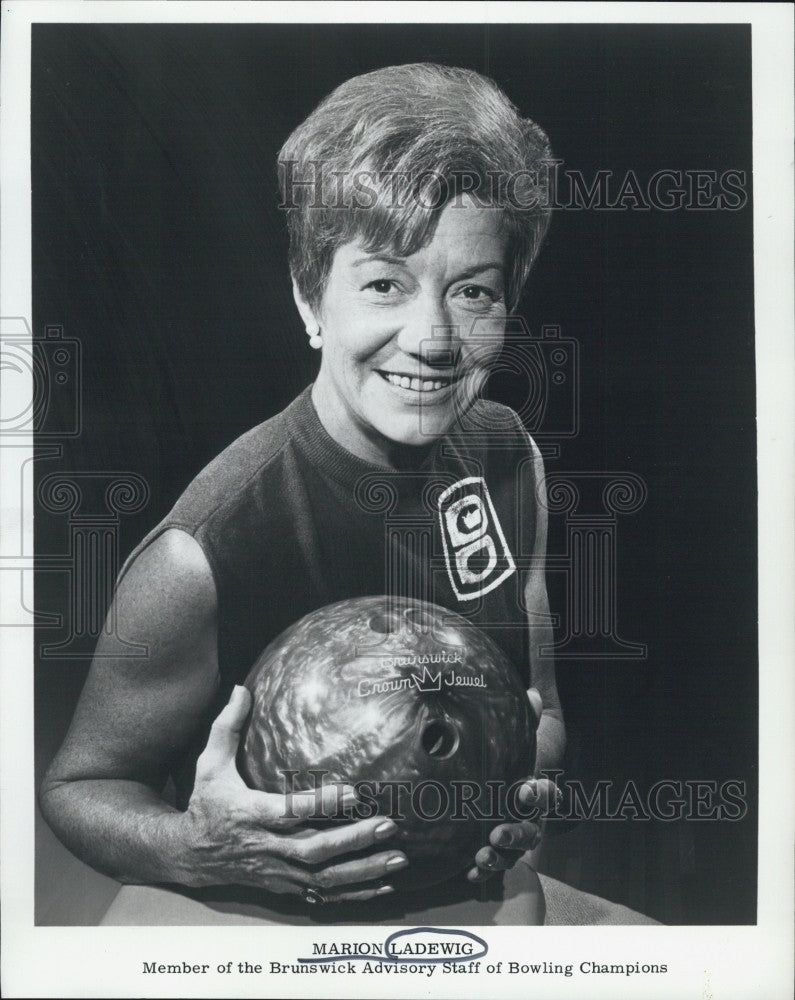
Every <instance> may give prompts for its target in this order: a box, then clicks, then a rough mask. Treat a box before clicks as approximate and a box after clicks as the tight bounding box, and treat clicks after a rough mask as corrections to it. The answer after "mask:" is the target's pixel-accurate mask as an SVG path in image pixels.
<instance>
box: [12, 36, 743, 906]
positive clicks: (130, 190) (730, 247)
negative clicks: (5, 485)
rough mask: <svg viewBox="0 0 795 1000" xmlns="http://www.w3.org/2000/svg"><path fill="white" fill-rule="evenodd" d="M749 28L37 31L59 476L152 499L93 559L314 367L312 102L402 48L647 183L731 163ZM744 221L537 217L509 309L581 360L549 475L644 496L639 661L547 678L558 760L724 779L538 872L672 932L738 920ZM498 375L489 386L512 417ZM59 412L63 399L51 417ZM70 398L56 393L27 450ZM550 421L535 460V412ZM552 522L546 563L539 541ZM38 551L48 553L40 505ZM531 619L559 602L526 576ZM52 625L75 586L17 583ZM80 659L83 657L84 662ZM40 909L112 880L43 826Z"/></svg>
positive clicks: (630, 537)
mask: <svg viewBox="0 0 795 1000" xmlns="http://www.w3.org/2000/svg"><path fill="white" fill-rule="evenodd" d="M750 41H751V39H750V29H749V28H747V27H743V26H731V25H729V26H726V25H721V26H698V25H688V26H684V25H683V26H663V25H649V26H635V25H585V26H583V25H579V26H577V25H575V26H569V25H567V26H556V25H541V26H537V25H534V26H522V25H498V26H489V27H488V28H486V27H482V26H467V25H457V26H450V25H439V26H436V25H421V26H394V25H392V26H389V27H384V26H363V25H345V26H340V25H318V26H311V25H307V26H289V25H288V26H277V25H260V26H255V25H241V26H231V25H221V26H206V25H191V26H188V25H166V26H147V25H135V26H130V25H113V26H96V25H95V26H88V25H77V26H75V25H35V26H34V28H33V65H32V122H31V127H32V184H33V279H34V285H33V290H34V317H33V321H34V335H35V336H36V337H40V336H43V334H44V330H45V327H46V325H47V324H55V325H58V326H61V327H62V328H63V335H64V336H65V337H70V338H76V339H77V340H79V341H80V343H81V348H82V376H83V377H82V388H81V392H80V396H81V402H82V423H81V433H80V434H79V435H77V436H75V437H72V438H64V439H60V438H57V437H56V438H52V437H50V438H47V437H41V438H40V441H39V444H40V446H43V444H46V443H48V442H50V443H52V441H57V442H58V443H60V445H61V447H62V451H61V457H60V458H46V457H43V456H42V457H41V458H40V460H39V461H38V462H37V470H38V478H39V480H41V478H42V477H43V476H45V475H47V474H49V473H50V472H53V471H67V472H68V471H81V472H86V471H89V472H94V471H96V472H102V471H107V470H113V471H129V472H134V473H137V474H138V475H140V476H142V477H143V478H144V479H145V480H146V482H147V483H148V486H149V490H150V497H149V501H148V503H147V505H146V506H145V507H144V508H143V509H142V510H141V511H140V512H139V513H137V514H134V515H130V516H128V517H122V518H121V519H120V523H119V539H120V548H119V556H120V558H123V557H124V556H126V554H127V553H128V552H129V551H130V549H131V548H132V547H133V545H134V544H135V543H136V542H137V541H138V539H139V538H140V537H141V536H142V535H143V534H144V533H145V532H146V531H147V530H148V529H149V528H150V527H152V526H154V525H155V524H156V523H157V521H158V520H159V519H160V518H161V517H162V516H163V515H164V514H165V513H166V512H167V511H168V510H169V508H170V507H171V505H172V504H173V503H174V501H175V500H176V498H177V496H178V495H179V493H180V492H181V491H182V489H183V488H184V487H185V486H186V485H187V483H188V482H189V480H190V479H191V478H192V477H193V476H194V475H195V474H196V472H197V471H198V470H199V469H200V468H201V467H202V466H203V465H204V464H205V463H206V462H207V461H208V460H209V459H210V458H212V457H213V456H214V455H215V454H216V453H217V452H218V451H219V450H220V449H221V448H222V447H224V446H225V445H226V444H227V443H228V442H230V441H231V440H232V439H233V438H234V437H236V436H237V435H238V434H239V433H241V432H242V431H244V430H246V429H248V428H249V427H251V426H252V425H253V424H255V423H258V422H259V421H261V420H263V419H265V418H266V417H268V416H270V415H272V414H273V413H275V412H277V411H278V410H280V409H281V408H283V406H284V405H286V404H287V403H288V402H289V401H290V400H291V399H292V398H293V397H294V396H295V395H296V394H297V392H298V391H299V390H300V389H301V388H303V387H304V386H305V385H306V384H307V382H309V381H310V380H311V378H312V377H313V374H314V365H315V364H316V358H315V357H314V352H311V351H310V350H308V348H307V346H306V337H305V334H304V332H303V329H302V326H301V324H300V322H299V319H298V316H297V313H296V312H295V309H294V306H293V304H292V299H291V293H290V284H289V275H288V269H287V263H286V260H287V254H286V250H287V244H286V234H285V226H284V219H283V217H282V215H281V213H280V212H279V210H278V208H277V203H278V195H277V189H276V181H275V158H276V153H277V150H278V148H279V146H280V145H281V143H282V141H283V140H284V138H285V137H286V136H287V134H288V133H289V132H290V131H291V130H292V129H293V128H294V127H295V126H296V125H297V124H298V123H299V122H300V121H301V120H302V119H303V118H304V117H305V116H306V115H307V114H308V113H309V112H310V111H311V109H312V108H313V107H314V106H315V104H316V103H317V102H318V101H319V100H320V99H321V98H322V97H323V96H324V95H325V94H327V93H328V92H329V91H330V90H331V89H332V88H333V87H334V86H336V85H337V84H339V83H340V82H342V81H343V80H345V79H347V78H349V77H350V76H353V75H355V74H357V73H361V72H365V71H367V70H370V69H374V68H377V67H379V66H383V65H390V64H393V63H396V62H413V61H421V60H429V61H436V62H443V63H449V64H453V65H459V66H467V67H471V68H473V69H475V70H478V71H480V72H483V73H485V74H487V75H490V76H492V77H493V78H494V79H495V80H496V81H497V82H498V83H499V84H500V85H501V86H502V87H503V88H504V89H505V91H506V92H507V93H508V95H509V96H510V97H511V99H512V100H513V101H514V102H515V103H516V104H517V105H518V107H519V109H520V110H521V111H522V112H523V113H524V114H527V115H530V116H532V117H533V118H534V119H535V120H536V121H538V122H539V123H540V124H541V125H542V126H543V127H544V128H545V129H546V130H547V131H548V133H549V135H550V137H551V139H552V143H553V149H554V151H555V154H556V156H557V157H559V158H560V159H562V160H563V161H564V168H565V169H568V170H579V171H582V172H583V174H584V175H585V177H586V178H589V179H590V178H593V176H594V175H595V174H596V172H597V171H598V170H604V169H607V170H611V171H613V172H614V174H615V176H616V177H617V178H619V179H620V178H621V177H623V176H624V175H625V173H626V172H627V171H628V170H633V171H635V173H636V174H637V175H638V177H639V178H640V179H641V180H644V179H648V178H649V177H650V176H651V175H652V174H654V173H655V172H656V171H658V170H660V169H664V168H668V169H673V170H688V169H690V170H698V169H713V170H717V171H718V173H721V172H722V171H725V170H729V169H732V170H743V171H745V172H746V176H747V179H748V184H750V178H751V84H750V70H751V65H750ZM752 279H753V249H752V211H751V207H750V199H749V203H748V204H747V205H746V206H745V207H744V208H743V209H741V210H739V211H727V210H723V211H687V210H679V211H671V212H663V211H659V210H656V209H652V210H651V211H645V212H644V211H597V210H588V211H556V212H555V213H554V218H553V222H552V227H551V231H550V235H549V238H548V241H547V243H546V245H545V248H544V250H543V251H542V254H541V257H540V259H539V262H538V264H537V266H536V269H535V271H534V273H533V276H532V277H531V280H530V283H529V285H528V288H527V290H526V293H525V296H524V299H523V303H522V307H521V311H522V313H523V315H524V316H525V317H526V319H527V321H528V323H529V325H530V328H531V330H532V331H533V333H536V334H537V333H538V332H539V331H540V328H541V325H542V324H555V325H558V326H560V328H561V331H562V335H563V336H566V337H570V338H575V339H576V340H577V341H578V343H579V350H580V363H581V378H580V392H579V402H580V430H579V434H578V435H577V436H576V437H574V438H571V439H560V440H559V441H557V444H558V446H559V455H558V457H551V458H550V459H549V460H548V463H547V464H548V471H549V472H556V471H580V472H582V471H628V472H632V473H634V474H635V475H637V476H639V477H641V478H642V479H643V481H644V482H645V483H646V485H647V488H648V500H647V501H646V503H645V505H644V506H643V507H642V508H641V509H640V510H639V511H638V512H637V513H635V514H632V515H629V516H625V517H622V518H620V519H619V521H618V524H617V539H618V542H617V546H618V547H617V557H618V572H617V593H616V608H617V619H618V629H619V632H620V634H621V636H622V637H623V638H625V639H626V640H628V641H633V642H641V643H645V644H646V645H647V647H648V655H647V657H646V659H644V660H634V661H618V660H615V661H613V660H602V661H596V660H588V659H585V660H580V661H563V662H561V663H560V665H559V667H558V679H559V688H560V692H561V697H562V699H563V703H564V709H565V712H566V717H567V722H568V729H569V738H570V744H571V746H570V750H569V759H568V766H569V773H570V775H571V776H572V777H582V778H583V779H585V780H587V781H591V782H593V781H594V780H595V779H597V778H610V779H613V780H615V781H619V782H620V781H624V780H627V779H630V778H631V779H633V780H634V781H636V782H637V783H638V785H639V787H640V788H641V789H643V788H645V787H648V785H649V784H650V783H651V782H652V781H654V780H656V779H659V778H670V779H673V780H686V779H691V780H692V779H707V780H709V779H712V780H716V781H718V782H721V781H723V780H726V779H736V780H739V781H744V782H746V784H747V800H748V803H749V811H748V815H747V816H746V817H745V819H744V820H742V821H741V822H734V823H733V822H725V821H724V822H709V821H702V822H693V821H691V822H675V823H662V822H659V821H652V822H649V823H642V822H607V823H595V822H590V823H581V824H579V825H578V826H576V827H574V828H573V829H570V830H568V831H567V832H563V833H561V835H560V836H558V837H550V838H549V842H548V844H549V846H548V856H547V865H548V869H549V872H550V873H551V874H555V875H557V876H558V877H560V878H563V879H565V880H567V881H571V882H573V883H574V884H576V885H578V886H579V887H580V888H583V889H586V890H588V891H591V892H597V893H601V894H604V895H606V896H608V897H610V898H613V899H615V900H616V901H618V902H623V903H626V904H627V905H630V906H634V907H636V908H638V909H641V910H644V911H645V912H647V913H649V914H650V915H652V916H655V917H657V918H658V919H660V920H663V921H665V922H670V923H685V924H687V923H693V924H697V923H727V924H729V923H753V922H754V921H755V919H756V806H755V797H756V777H757V775H756V761H757V738H758V733H757V726H758V714H757V702H756V692H757V657H756V649H757V643H756V478H755V477H756V459H755V397H754V353H753V352H754V329H753V285H752ZM520 389H521V387H517V385H516V384H515V382H512V381H511V380H510V379H508V378H504V379H502V380H501V379H500V378H497V379H495V381H494V384H493V387H492V391H493V394H494V395H495V397H496V398H500V399H504V400H505V401H507V402H511V403H514V404H515V405H516V404H519V403H521V393H520ZM59 406H60V407H61V408H62V410H63V414H61V415H60V417H59V413H58V407H59ZM70 406H71V403H69V402H68V401H67V402H59V400H58V398H57V394H56V396H54V397H53V399H52V401H51V410H50V413H49V415H48V420H49V423H48V425H47V426H48V428H49V431H48V433H51V432H52V428H53V427H56V428H57V421H58V419H59V418H60V419H63V420H64V421H66V420H67V419H68V416H69V412H70ZM531 429H532V430H539V431H541V432H542V435H543V434H544V433H545V432H546V434H547V441H548V442H549V441H552V442H553V443H554V431H555V428H554V427H546V428H545V427H544V426H541V427H539V428H531ZM564 528H565V526H564V524H563V520H562V518H554V517H553V519H552V523H551V527H550V552H551V553H561V552H562V551H563V549H564V546H565V535H564ZM36 540H37V547H38V548H37V551H38V552H39V554H40V555H41V554H44V555H57V554H62V553H64V552H65V551H67V550H68V546H69V541H68V524H67V519H66V517H65V516H58V515H56V514H53V513H52V512H49V511H44V510H41V509H40V510H39V511H38V517H37V523H36ZM549 583H550V597H551V602H552V608H553V611H555V610H557V611H558V612H560V611H561V609H562V608H563V607H564V604H565V599H566V596H565V580H564V578H563V576H562V574H558V573H552V574H550V579H549ZM36 586H37V608H38V609H39V611H45V612H58V613H61V614H62V615H63V627H62V628H61V629H59V628H53V627H49V628H40V629H39V632H38V640H39V642H40V643H41V642H57V641H59V640H60V639H63V638H64V637H65V636H68V634H69V628H70V625H69V622H70V617H69V616H70V611H69V594H70V583H69V578H68V576H67V575H66V574H65V573H64V572H51V571H48V572H44V571H42V572H39V573H38V574H37V581H36ZM94 639H95V631H94V633H93V634H92V633H91V631H90V630H89V634H86V635H85V636H84V637H83V639H79V640H78V641H77V643H76V645H75V644H73V646H72V647H71V648H72V650H73V651H74V650H77V652H78V653H82V654H83V655H82V658H81V657H80V656H78V657H77V658H72V659H68V660H67V659H59V658H58V657H55V658H52V657H50V658H47V659H41V660H40V662H39V663H38V664H37V675H36V696H37V719H36V726H37V730H36V733H37V754H38V759H37V765H38V769H39V772H40V771H41V768H42V767H43V766H45V765H46V762H47V761H48V760H49V758H50V757H51V756H52V754H53V753H54V751H55V749H56V747H57V745H58V743H59V741H60V740H61V739H62V737H63V734H64V732H65V728H66V726H67V725H68V720H69V718H70V715H71V711H72V709H73V706H74V703H75V700H76V698H77V696H78V693H79V690H80V686H81V684H82V681H83V678H84V676H85V672H86V670H87V668H88V657H89V656H90V652H91V648H92V647H93V642H94ZM81 643H82V645H81ZM37 848H38V851H37V854H38V858H39V872H38V886H37V889H38V894H37V919H38V921H39V922H40V923H55V924H58V923H91V922H93V921H94V920H95V919H97V918H98V917H99V916H100V915H101V913H102V911H103V909H104V906H105V905H106V904H107V900H108V899H109V898H110V896H112V894H113V892H114V891H115V883H110V882H109V881H108V880H103V879H102V878H101V877H100V876H97V875H95V874H94V873H92V872H90V871H88V869H85V868H84V867H83V866H81V865H79V864H78V863H77V862H76V861H74V860H73V859H71V857H70V856H68V855H67V853H66V852H65V851H63V850H62V849H61V848H60V846H59V845H58V844H57V843H56V842H55V841H54V839H53V838H52V836H51V834H50V833H49V831H48V830H47V829H46V827H44V826H43V824H41V823H40V824H39V832H38V843H37Z"/></svg>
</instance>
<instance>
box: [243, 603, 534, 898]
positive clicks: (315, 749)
mask: <svg viewBox="0 0 795 1000" xmlns="http://www.w3.org/2000/svg"><path fill="white" fill-rule="evenodd" d="M246 685H247V687H248V688H249V689H250V691H251V692H252V694H253V701H254V704H253V708H252V713H251V716H250V720H249V724H248V728H247V731H246V735H245V739H244V742H243V746H242V750H241V754H240V758H239V763H240V769H241V772H242V774H243V777H244V778H245V780H246V781H247V782H248V783H249V785H250V786H251V787H252V788H258V789H261V790H262V791H268V792H277V793H280V794H284V793H285V792H286V791H288V790H290V789H293V790H299V789H311V788H314V787H316V785H317V781H318V779H317V776H316V774H313V773H312V772H317V771H320V772H322V775H323V777H322V780H323V781H324V782H326V781H329V782H333V781H337V782H346V783H349V784H352V785H354V786H355V787H356V788H357V791H358V792H359V798H360V806H359V807H357V808H358V815H359V816H363V815H366V814H367V812H368V811H369V812H370V814H373V813H374V812H375V811H377V812H378V813H380V814H383V815H388V816H391V817H392V818H393V819H395V821H396V822H397V824H398V832H397V833H396V834H395V835H394V836H393V837H392V838H391V839H390V840H389V841H387V842H385V845H384V847H383V848H381V849H386V848H387V847H396V848H399V849H401V850H403V851H404V852H405V853H406V855H407V857H408V859H409V865H408V867H407V868H405V869H403V871H401V872H399V873H398V874H397V875H396V876H395V877H394V879H390V881H393V882H394V884H395V886H396V887H400V888H404V889H421V888H425V887H426V886H429V885H433V884H434V883H437V882H442V881H444V880H446V879H448V878H451V877H453V876H455V875H457V874H458V873H460V872H462V871H463V870H464V869H466V868H469V867H471V866H472V864H473V859H474V855H475V852H476V851H477V850H478V849H479V848H480V847H482V846H483V845H484V844H485V843H486V842H487V840H488V833H489V831H490V830H491V828H492V827H494V826H495V825H497V824H498V823H499V822H502V821H504V820H506V819H507V820H510V819H511V818H512V817H511V815H506V814H505V805H506V796H505V793H506V792H507V790H508V789H510V788H511V787H514V789H516V787H517V785H516V783H517V782H519V781H520V780H521V779H522V778H525V777H527V776H528V775H530V774H532V771H533V764H534V759H535V716H534V715H533V712H532V710H531V707H530V704H529V701H528V698H527V692H526V691H525V689H524V687H523V685H522V683H521V680H520V677H519V674H518V672H517V670H516V669H515V667H514V666H513V664H512V663H511V662H510V661H509V659H508V658H507V657H506V655H505V654H504V653H503V652H502V651H501V650H500V648H499V647H498V646H497V645H496V644H495V643H494V642H493V641H492V640H491V639H490V638H489V637H488V636H486V635H485V634H484V633H483V632H482V631H480V630H479V629H477V628H475V627H474V626H473V625H472V624H470V623H469V622H467V621H466V620H465V619H464V618H462V617H461V616H460V615H457V614H455V613H454V612H452V611H448V610H446V609H445V608H442V607H439V606H438V605H434V604H427V603H421V602H419V601H414V600H408V599H397V598H386V597H363V598H358V599H355V600H348V601H340V602H339V603H337V604H331V605H329V606H328V607H324V608H320V609H319V610H317V611H313V612H312V613H311V614H308V615H306V617H304V618H302V619H301V620H300V621H298V622H296V624H294V625H292V626H290V627H289V628H288V629H287V630H286V631H285V632H283V633H282V634H281V635H280V636H279V637H278V638H277V639H275V640H274V641H273V642H272V643H271V644H270V645H269V646H268V647H267V649H266V650H265V651H264V653H263V654H262V655H261V656H260V658H259V659H258V660H257V662H256V663H255V665H254V666H253V668H252V669H251V672H250V673H249V676H248V678H247V680H246ZM285 772H290V775H291V777H290V778H289V781H288V780H286V779H285ZM396 782H401V783H405V784H401V785H397V784H395V783H396ZM486 782H489V786H487V785H486ZM513 796H514V799H515V791H514V793H513ZM467 800H468V802H469V804H468V805H467V804H466V803H467ZM507 802H508V805H509V806H510V802H511V796H510V795H508V797H507ZM339 819H340V817H338V821H339Z"/></svg>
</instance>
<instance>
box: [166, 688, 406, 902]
mask: <svg viewBox="0 0 795 1000" xmlns="http://www.w3.org/2000/svg"><path fill="white" fill-rule="evenodd" d="M250 708H251V694H250V692H249V691H248V689H247V688H245V687H236V688H235V689H234V690H233V692H232V696H231V698H230V700H229V703H228V704H227V705H226V707H225V708H224V709H223V710H222V711H221V713H220V714H219V715H218V717H217V719H216V720H215V722H214V723H213V725H212V729H211V730H210V736H209V739H208V741H207V746H206V747H205V749H204V751H203V753H202V754H201V756H200V757H199V759H198V762H197V765H196V781H195V784H194V788H193V794H192V796H191V799H190V802H189V803H188V808H187V811H186V812H185V813H184V814H183V815H184V823H185V828H186V838H187V844H188V852H187V857H186V859H185V862H186V864H185V869H184V876H183V879H182V880H183V881H185V882H187V884H189V885H192V886H205V885H220V884H227V885H228V884H235V885H248V886H256V887H258V888H261V889H266V890H267V891H269V892H275V893H288V894H293V895H301V894H303V893H304V892H305V891H306V890H307V889H312V890H314V892H315V893H319V894H320V897H321V898H322V899H325V901H326V902H329V903H330V902H338V901H341V900H365V899H372V898H373V897H375V896H381V895H386V894H388V893H390V892H392V891H394V890H393V888H392V886H391V884H390V883H389V877H390V875H391V874H393V873H394V872H396V871H400V870H401V869H402V868H405V866H406V865H407V864H408V859H407V858H406V855H405V854H403V853H402V852H401V851H398V850H386V851H384V850H378V848H379V847H380V846H381V844H382V843H383V842H384V841H386V840H388V839H389V838H390V837H391V836H392V835H393V834H394V833H395V831H396V829H397V827H396V826H395V823H394V822H393V821H392V820H390V819H386V818H384V817H383V816H375V817H372V818H371V819H362V820H357V821H355V822H350V823H337V824H335V825H334V826H333V827H332V828H327V829H314V828H312V827H309V826H306V825H302V822H305V821H306V820H308V819H310V818H316V817H318V816H324V815H325V816H334V815H339V812H340V806H341V805H342V807H343V808H344V807H350V806H353V805H354V804H355V801H356V799H355V795H354V791H353V789H352V788H350V787H349V786H346V787H344V788H342V789H341V788H340V787H339V786H338V785H335V784H331V785H325V786H323V787H322V788H320V789H318V790H317V791H308V792H295V793H293V794H291V795H276V794H271V793H268V792H259V791H254V790H252V789H250V788H248V787H247V786H246V784H245V782H244V781H243V779H242V778H241V777H240V774H239V772H238V770H237V765H236V762H235V761H236V756H237V751H238V746H239V743H240V735H241V732H242V729H243V725H244V723H245V721H246V718H247V716H248V713H249V710H250ZM368 849H370V850H369V852H368V853H367V854H364V855H362V856H361V857H356V858H354V859H350V858H348V859H346V860H341V856H343V855H349V854H350V853H351V852H360V851H367V850H368Z"/></svg>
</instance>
